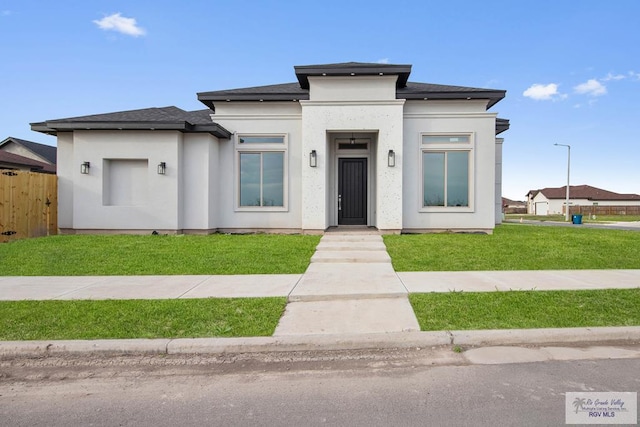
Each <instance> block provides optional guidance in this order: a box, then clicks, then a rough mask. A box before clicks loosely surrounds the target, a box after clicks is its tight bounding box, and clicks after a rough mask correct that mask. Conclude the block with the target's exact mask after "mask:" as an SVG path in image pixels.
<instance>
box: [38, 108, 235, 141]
mask: <svg viewBox="0 0 640 427" xmlns="http://www.w3.org/2000/svg"><path fill="white" fill-rule="evenodd" d="M211 113H212V111H211V110H197V111H184V110H182V109H180V108H178V107H174V106H169V107H162V108H155V107H154V108H143V109H140V110H129V111H118V112H115V113H106V114H92V115H89V116H80V117H70V118H66V119H57V120H48V121H46V122H41V123H31V129H32V130H35V131H37V132H43V133H51V134H56V133H57V132H58V131H71V130H78V129H94V130H153V129H157V130H177V131H180V132H207V133H211V134H212V135H215V136H217V137H219V138H229V136H230V135H231V132H229V131H227V130H226V129H224V128H223V127H222V126H220V125H218V124H217V123H214V122H213V121H212V120H211V117H210V116H209V114H211Z"/></svg>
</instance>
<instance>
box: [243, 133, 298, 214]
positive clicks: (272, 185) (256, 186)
mask: <svg viewBox="0 0 640 427" xmlns="http://www.w3.org/2000/svg"><path fill="white" fill-rule="evenodd" d="M236 152H237V154H238V155H237V162H238V202H237V206H238V208H240V209H245V208H247V209H252V208H258V209H269V208H275V209H276V210H282V209H285V208H286V202H287V201H286V179H285V178H286V154H287V144H286V138H285V136H284V135H238V139H237V144H236Z"/></svg>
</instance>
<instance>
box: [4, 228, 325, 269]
mask: <svg viewBox="0 0 640 427" xmlns="http://www.w3.org/2000/svg"><path fill="white" fill-rule="evenodd" d="M319 241H320V236H306V235H276V234H250V235H225V234H213V235H210V236H193V235H177V236H171V235H169V236H162V235H160V236H152V235H145V236H132V235H99V236H97V235H75V236H68V235H67V236H50V237H41V238H36V239H24V240H16V241H14V242H10V243H4V244H0V260H2V262H0V276H83V275H86V276H101V275H104V276H113V275H165V274H168V275H182V274H189V275H190V274H207V275H208V274H288V273H291V274H294V273H296V274H297V273H303V272H304V271H305V270H306V268H307V266H308V265H309V260H310V258H311V255H313V252H314V250H315V247H316V246H317V245H318V242H319Z"/></svg>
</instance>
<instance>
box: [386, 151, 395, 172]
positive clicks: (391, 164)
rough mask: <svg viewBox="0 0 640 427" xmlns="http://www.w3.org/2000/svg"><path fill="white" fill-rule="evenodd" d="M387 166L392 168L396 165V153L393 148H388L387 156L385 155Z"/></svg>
mask: <svg viewBox="0 0 640 427" xmlns="http://www.w3.org/2000/svg"><path fill="white" fill-rule="evenodd" d="M387 166H389V167H390V168H393V167H395V166H396V153H395V152H394V151H393V150H389V157H387Z"/></svg>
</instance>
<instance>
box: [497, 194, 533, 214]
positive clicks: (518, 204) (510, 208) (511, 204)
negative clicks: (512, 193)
mask: <svg viewBox="0 0 640 427" xmlns="http://www.w3.org/2000/svg"><path fill="white" fill-rule="evenodd" d="M502 209H503V212H504V213H506V214H507V213H509V214H525V213H527V202H522V201H520V200H511V199H508V198H506V197H503V198H502Z"/></svg>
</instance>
